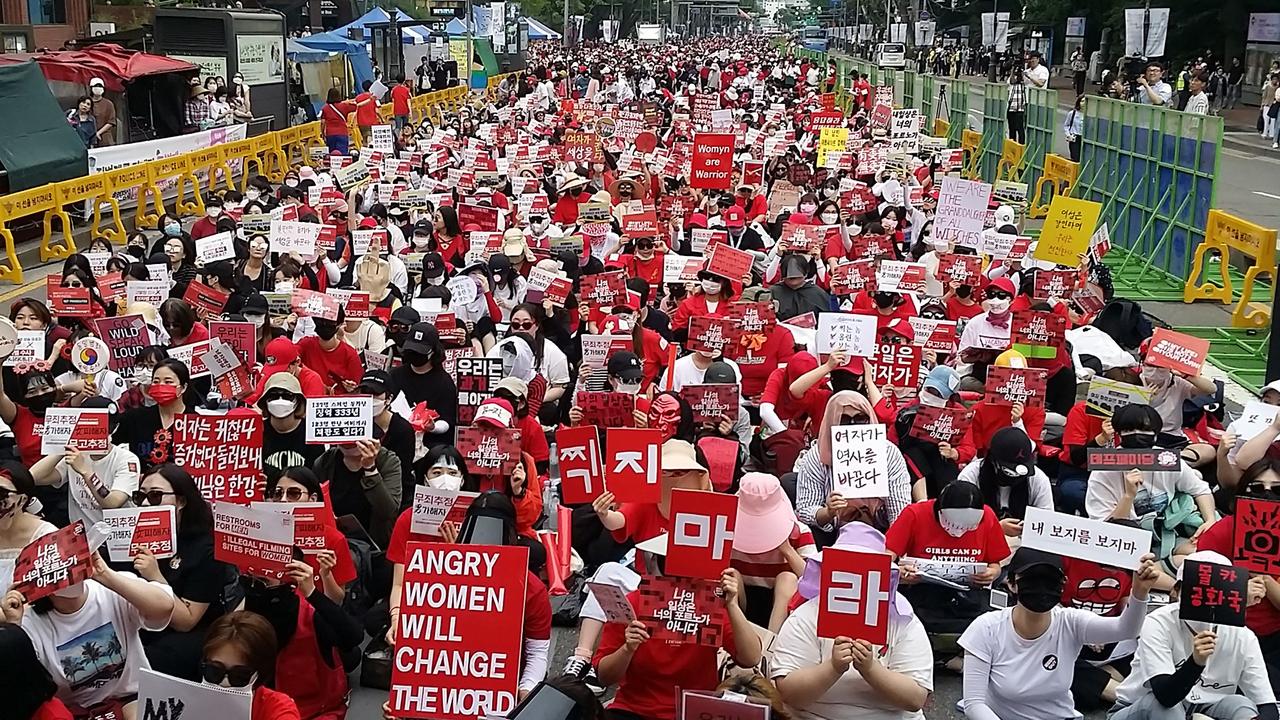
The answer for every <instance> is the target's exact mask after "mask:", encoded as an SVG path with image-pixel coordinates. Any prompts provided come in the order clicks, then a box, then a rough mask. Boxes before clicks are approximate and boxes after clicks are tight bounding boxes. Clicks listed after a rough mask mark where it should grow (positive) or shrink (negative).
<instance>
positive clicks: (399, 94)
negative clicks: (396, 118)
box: [391, 83, 412, 115]
mask: <svg viewBox="0 0 1280 720" xmlns="http://www.w3.org/2000/svg"><path fill="white" fill-rule="evenodd" d="M411 95H412V94H411V93H410V92H409V88H407V87H405V85H404V83H401V84H399V85H396V86H395V87H393V88H391V112H392V113H393V114H395V115H408V114H409V98H410V97H411Z"/></svg>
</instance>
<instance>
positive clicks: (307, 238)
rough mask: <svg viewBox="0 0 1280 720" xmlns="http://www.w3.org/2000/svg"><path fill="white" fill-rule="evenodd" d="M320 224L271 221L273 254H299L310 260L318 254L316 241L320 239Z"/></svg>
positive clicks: (321, 227)
mask: <svg viewBox="0 0 1280 720" xmlns="http://www.w3.org/2000/svg"><path fill="white" fill-rule="evenodd" d="M323 228H324V226H323V225H321V224H320V223H310V222H300V221H293V220H272V221H271V252H274V253H285V254H289V253H297V254H298V255H300V256H302V257H304V258H309V257H311V256H313V255H315V254H316V241H317V240H319V239H320V230H321V229H323Z"/></svg>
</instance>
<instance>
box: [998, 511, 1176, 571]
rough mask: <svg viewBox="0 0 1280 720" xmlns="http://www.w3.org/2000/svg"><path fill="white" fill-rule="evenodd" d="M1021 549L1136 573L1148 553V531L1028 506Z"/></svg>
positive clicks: (1149, 533) (1149, 541) (1149, 534)
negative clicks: (1024, 548)
mask: <svg viewBox="0 0 1280 720" xmlns="http://www.w3.org/2000/svg"><path fill="white" fill-rule="evenodd" d="M1022 546H1023V547H1029V548H1034V549H1036V550H1043V551H1045V552H1049V553H1053V554H1055V555H1061V556H1063V557H1070V558H1080V559H1081V560H1089V561H1091V562H1096V563H1101V564H1103V565H1112V566H1115V567H1122V568H1125V569H1128V570H1137V569H1138V567H1139V566H1141V565H1142V556H1143V555H1146V554H1147V553H1149V552H1151V531H1150V530H1144V529H1142V528H1135V527H1129V526H1127V525H1120V524H1117V523H1110V522H1105V521H1103V520H1090V519H1089V518H1083V517H1078V516H1076V515H1067V514H1066V513H1060V512H1054V511H1052V510H1044V509H1041V508H1037V507H1031V506H1028V507H1027V514H1026V517H1025V518H1024V519H1023V522H1022Z"/></svg>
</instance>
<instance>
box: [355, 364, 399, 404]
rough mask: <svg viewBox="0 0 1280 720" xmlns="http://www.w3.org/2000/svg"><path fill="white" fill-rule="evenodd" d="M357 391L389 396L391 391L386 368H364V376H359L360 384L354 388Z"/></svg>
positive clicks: (389, 378) (389, 377)
mask: <svg viewBox="0 0 1280 720" xmlns="http://www.w3.org/2000/svg"><path fill="white" fill-rule="evenodd" d="M356 391H357V392H360V393H366V394H369V395H387V396H388V397H390V396H391V395H392V392H391V375H389V374H388V373H387V371H386V370H366V371H365V373H364V376H363V377H361V378H360V385H359V387H357V388H356Z"/></svg>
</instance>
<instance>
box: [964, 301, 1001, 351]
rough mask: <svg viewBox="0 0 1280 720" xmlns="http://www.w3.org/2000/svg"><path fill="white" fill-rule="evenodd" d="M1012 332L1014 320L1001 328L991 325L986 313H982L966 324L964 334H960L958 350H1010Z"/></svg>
mask: <svg viewBox="0 0 1280 720" xmlns="http://www.w3.org/2000/svg"><path fill="white" fill-rule="evenodd" d="M1012 331H1013V320H1012V319H1010V320H1009V322H1008V324H1006V325H1005V326H1004V327H1000V326H998V325H993V324H991V321H990V320H988V319H987V313H986V312H985V311H984V312H980V313H978V314H977V315H974V316H973V317H971V318H969V322H968V323H966V324H965V326H964V332H962V333H961V334H960V345H959V348H958V349H959V350H961V351H964V350H968V349H969V348H981V349H983V350H1000V351H1004V350H1007V349H1008V348H1009V337H1010V334H1011V333H1012Z"/></svg>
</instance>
